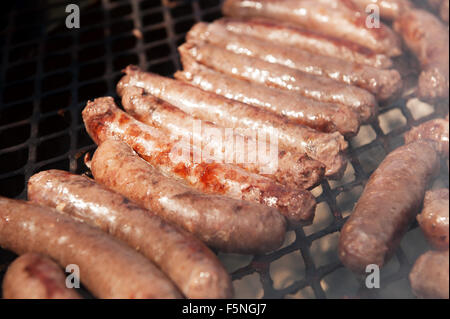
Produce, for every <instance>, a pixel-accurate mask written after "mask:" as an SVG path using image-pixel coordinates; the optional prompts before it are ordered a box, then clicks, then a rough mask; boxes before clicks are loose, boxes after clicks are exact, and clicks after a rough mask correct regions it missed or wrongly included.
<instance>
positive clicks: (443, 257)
mask: <svg viewBox="0 0 450 319" xmlns="http://www.w3.org/2000/svg"><path fill="white" fill-rule="evenodd" d="M448 260H449V255H448V250H447V251H429V252H427V253H425V254H423V255H422V256H420V257H419V259H417V261H416V263H415V264H414V267H413V269H412V270H411V273H410V274H409V280H410V282H411V287H412V290H413V292H414V294H415V295H416V296H417V297H419V298H428V299H448V298H449V292H448V290H449V289H448V285H449V280H448V267H449V262H448Z"/></svg>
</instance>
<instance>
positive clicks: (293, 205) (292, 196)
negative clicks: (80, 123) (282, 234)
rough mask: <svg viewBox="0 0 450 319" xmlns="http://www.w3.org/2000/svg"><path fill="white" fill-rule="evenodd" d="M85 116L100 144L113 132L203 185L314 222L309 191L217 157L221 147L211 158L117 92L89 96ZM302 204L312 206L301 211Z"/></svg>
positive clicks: (161, 164)
mask: <svg viewBox="0 0 450 319" xmlns="http://www.w3.org/2000/svg"><path fill="white" fill-rule="evenodd" d="M83 120H84V123H85V126H86V130H87V131H88V133H89V135H90V136H91V137H92V139H93V140H94V141H95V142H96V143H97V144H101V143H102V142H104V141H105V140H107V139H108V138H116V139H120V140H122V141H125V142H126V143H127V144H128V145H130V146H131V147H132V148H133V149H134V150H135V151H136V152H137V153H138V154H139V155H140V156H141V157H142V158H144V159H145V160H146V161H148V162H149V163H150V164H152V165H154V166H155V167H157V168H158V169H160V170H162V171H163V172H164V173H165V174H167V175H169V176H172V177H174V178H177V179H181V180H183V181H185V182H186V183H188V184H189V185H191V186H192V187H193V188H195V189H197V190H199V191H202V192H205V193H210V194H219V195H226V196H229V197H232V198H235V199H239V200H248V201H252V202H256V203H261V204H265V205H268V206H272V207H275V208H280V211H281V212H282V213H283V214H285V216H286V217H287V218H288V219H289V221H290V222H292V223H294V224H299V223H302V222H305V223H310V222H311V220H312V217H313V216H314V213H313V211H314V210H313V207H311V206H310V205H306V206H305V205H303V204H304V200H305V199H307V198H306V197H305V195H306V194H307V193H306V192H297V191H293V190H291V189H289V188H287V187H285V186H283V185H281V184H279V183H277V182H275V181H274V180H272V179H270V178H267V177H264V176H262V175H259V174H255V173H251V172H248V171H246V170H244V169H243V168H241V167H239V166H237V165H233V164H230V163H226V162H225V161H224V160H223V159H220V156H219V157H218V155H220V153H219V154H214V156H215V157H213V160H212V161H206V160H204V156H205V155H204V153H203V149H202V148H199V147H198V146H196V145H193V143H191V141H190V140H189V139H186V138H183V137H182V136H181V137H180V136H172V135H170V134H166V133H165V132H164V131H161V130H160V129H158V128H156V127H152V126H149V125H146V124H144V123H142V122H139V121H137V120H136V119H134V118H133V117H131V116H130V115H129V114H127V113H125V112H123V111H122V110H120V109H119V108H117V106H116V105H115V103H114V100H113V99H112V98H108V97H105V98H98V99H96V100H94V101H92V102H88V104H87V106H86V108H85V109H84V110H83ZM180 150H185V152H184V153H185V156H179V157H178V154H179V153H180ZM199 155H201V158H200V159H198V158H197V157H200V156H199ZM275 156H278V154H276V153H275ZM308 194H309V193H308ZM303 208H308V209H307V211H302V209H303Z"/></svg>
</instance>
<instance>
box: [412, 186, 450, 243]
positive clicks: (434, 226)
mask: <svg viewBox="0 0 450 319" xmlns="http://www.w3.org/2000/svg"><path fill="white" fill-rule="evenodd" d="M448 196H449V193H448V189H437V190H431V191H428V192H427V193H426V194H425V199H424V202H423V210H422V213H421V214H420V215H418V216H417V221H418V222H419V225H420V228H421V229H422V231H423V232H424V234H425V237H426V238H427V239H428V241H429V242H430V243H431V244H432V245H433V247H434V248H436V249H440V250H448V234H449V217H448V210H449V204H448V202H449V199H448Z"/></svg>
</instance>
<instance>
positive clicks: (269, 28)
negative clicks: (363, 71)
mask: <svg viewBox="0 0 450 319" xmlns="http://www.w3.org/2000/svg"><path fill="white" fill-rule="evenodd" d="M214 23H216V24H219V23H220V24H223V25H224V26H225V27H226V28H227V30H228V31H231V32H233V33H236V34H241V35H247V36H252V37H255V38H258V39H262V40H266V41H269V42H271V43H274V44H277V45H282V46H290V47H293V48H297V49H301V50H305V51H308V52H311V53H312V54H318V55H324V56H329V57H333V58H337V59H341V60H345V61H347V62H350V63H357V64H363V65H369V66H372V67H375V68H380V69H387V68H390V67H391V66H392V65H393V62H392V60H391V59H390V58H389V57H388V56H386V55H384V54H378V53H375V52H373V51H372V50H370V49H368V48H365V47H363V46H360V45H358V44H356V43H354V42H351V41H347V40H343V39H339V38H333V37H330V36H326V35H323V34H321V33H316V32H312V31H309V30H305V29H302V28H299V27H297V26H295V25H292V24H285V23H281V22H277V21H273V20H268V19H256V18H254V19H235V18H222V19H220V20H216V21H215V22H214Z"/></svg>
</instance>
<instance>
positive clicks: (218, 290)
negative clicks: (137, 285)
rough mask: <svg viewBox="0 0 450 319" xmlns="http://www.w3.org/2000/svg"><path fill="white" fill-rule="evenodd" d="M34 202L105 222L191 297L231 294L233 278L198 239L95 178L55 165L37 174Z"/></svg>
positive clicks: (33, 181)
mask: <svg viewBox="0 0 450 319" xmlns="http://www.w3.org/2000/svg"><path fill="white" fill-rule="evenodd" d="M28 197H29V198H30V200H32V201H33V202H36V203H38V204H41V205H45V206H49V207H53V208H56V209H57V210H58V211H59V212H61V213H64V214H67V215H69V216H71V217H74V218H75V219H77V220H80V221H83V222H86V223H87V224H89V225H91V226H94V227H99V228H101V229H102V230H103V231H105V232H107V233H109V234H110V235H112V236H114V237H117V238H119V239H120V240H123V241H124V242H126V243H127V244H128V245H129V246H130V247H133V248H135V249H136V250H138V251H139V252H140V253H141V254H143V255H144V256H146V257H147V258H149V259H150V260H151V261H153V262H154V263H155V264H156V265H157V266H158V267H160V269H161V270H162V271H163V272H164V273H166V275H167V276H168V277H169V278H170V279H172V281H173V282H174V283H175V284H176V285H177V286H178V288H179V289H180V290H181V292H182V293H183V294H184V295H185V296H186V297H187V298H191V299H192V298H202V299H205V298H231V296H232V286H231V281H230V278H229V276H228V274H227V272H226V271H225V269H224V268H223V266H222V265H221V264H220V262H219V260H218V259H217V257H216V256H215V255H214V254H213V253H212V252H211V251H210V250H209V249H208V247H206V246H205V245H204V244H203V243H202V242H200V241H199V240H198V239H196V238H194V237H193V236H192V235H190V234H189V233H187V232H185V231H183V230H181V229H178V228H176V227H174V226H172V225H170V224H168V223H166V222H164V221H163V220H162V219H161V218H160V217H158V216H157V215H155V213H153V212H151V211H148V210H145V209H143V208H141V207H139V206H138V205H136V204H135V203H133V202H131V201H129V200H128V199H127V198H125V197H123V196H122V195H120V194H117V193H114V192H112V191H110V190H109V189H107V188H105V187H103V186H101V185H99V184H97V183H95V182H94V181H93V180H91V179H89V178H87V177H85V176H80V175H74V174H71V173H69V172H64V171H58V170H51V171H45V172H40V173H38V174H36V175H34V176H32V177H31V178H30V180H29V182H28Z"/></svg>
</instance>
